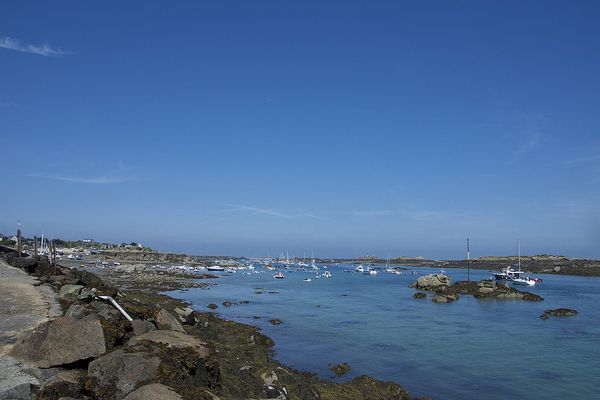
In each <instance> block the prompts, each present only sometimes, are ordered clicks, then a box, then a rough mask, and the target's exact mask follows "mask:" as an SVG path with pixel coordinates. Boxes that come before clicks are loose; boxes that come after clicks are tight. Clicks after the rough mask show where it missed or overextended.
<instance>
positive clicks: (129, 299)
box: [0, 255, 411, 400]
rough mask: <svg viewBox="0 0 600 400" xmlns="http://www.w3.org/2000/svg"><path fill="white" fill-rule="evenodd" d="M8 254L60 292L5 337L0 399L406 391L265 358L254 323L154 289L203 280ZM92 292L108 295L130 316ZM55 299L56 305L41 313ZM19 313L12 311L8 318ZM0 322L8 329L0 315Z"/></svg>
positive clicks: (268, 348) (391, 394)
mask: <svg viewBox="0 0 600 400" xmlns="http://www.w3.org/2000/svg"><path fill="white" fill-rule="evenodd" d="M7 261H8V262H9V263H11V264H13V265H15V266H17V267H19V268H20V269H15V268H13V267H11V266H9V265H7V264H6V263H2V264H1V268H2V271H3V273H4V272H5V271H7V273H8V272H11V273H13V275H15V274H16V276H18V279H20V280H21V281H22V280H23V279H25V281H26V283H25V285H28V287H31V288H40V287H42V288H45V289H43V290H48V289H52V292H53V293H58V295H57V298H56V299H53V300H51V301H50V302H48V303H47V305H46V306H44V307H42V309H41V310H40V312H39V314H40V315H41V317H40V318H38V319H35V320H34V321H32V323H31V324H30V325H28V326H26V327H23V328H22V329H21V330H20V331H19V332H15V335H13V336H10V337H8V336H7V337H5V338H3V340H4V343H3V344H4V347H3V352H4V353H5V354H4V355H2V359H1V360H2V363H3V364H2V365H4V364H6V363H7V362H8V363H9V364H10V365H11V371H13V372H14V373H13V372H11V373H10V374H8V376H2V377H1V381H2V383H1V384H0V399H4V398H36V399H59V398H74V399H127V400H133V399H144V398H151V399H181V398H183V399H210V400H215V399H281V400H283V399H303V400H304V399H348V400H350V399H388V400H389V399H398V400H400V399H402V400H406V399H410V398H411V396H410V395H409V394H408V393H407V392H406V390H404V389H403V388H402V387H401V386H400V385H398V384H397V383H393V382H382V381H379V380H376V379H374V378H371V377H368V376H360V377H357V378H354V379H352V380H350V381H348V382H345V383H336V382H333V381H328V380H323V379H320V378H318V377H316V376H315V375H314V374H311V373H309V372H302V371H295V370H294V369H292V368H290V367H288V366H285V365H283V364H281V363H279V362H278V361H277V360H275V359H274V358H273V351H272V347H273V344H274V343H273V341H272V340H271V339H270V338H269V337H267V336H265V335H263V334H262V333H261V332H260V331H259V330H258V329H257V328H255V327H252V326H249V325H244V324H241V323H237V322H233V321H228V320H225V319H222V318H220V317H219V316H217V315H216V314H214V313H212V312H203V311H200V310H192V309H190V308H189V306H188V305H187V304H185V303H183V302H182V301H180V300H176V299H173V298H171V297H168V296H165V295H161V294H160V293H159V292H160V291H162V290H173V289H183V288H188V287H202V286H203V285H204V284H206V285H209V284H210V283H211V282H212V281H214V280H213V279H210V277H206V279H204V280H202V282H200V283H198V282H197V278H198V277H197V276H194V275H191V276H186V275H185V274H182V273H178V272H174V273H173V274H169V275H168V276H165V275H163V274H156V275H154V276H153V277H152V276H150V277H147V278H146V279H145V280H144V281H143V282H139V281H136V280H134V279H131V277H132V274H128V273H124V274H116V273H114V271H113V272H110V274H108V273H107V274H101V276H99V275H97V274H95V273H91V272H89V271H85V270H79V269H76V268H70V267H61V266H52V265H50V264H49V262H48V260H47V259H46V258H45V257H27V258H23V259H20V260H19V259H18V258H16V257H15V256H14V255H13V256H8V257H7ZM21 269H22V270H21ZM22 271H27V272H28V274H29V275H25V274H23V273H22ZM109 275H110V276H109ZM7 276H8V275H7ZM26 278H29V279H30V281H29V282H27V279H26ZM11 279H12V278H10V279H7V280H6V282H8V283H10V282H11ZM205 281H206V282H205ZM165 282H169V284H168V285H167V286H166V288H167V289H165ZM92 289H95V291H92ZM32 290H33V292H31V293H34V292H35V293H37V289H32ZM24 293H25V292H24ZM35 293H34V294H33V295H32V296H33V297H35V296H37V294H35ZM55 296H56V295H55ZM98 296H111V297H113V298H114V299H115V300H116V301H117V302H118V304H120V305H121V306H122V307H123V309H124V310H125V311H126V312H127V313H128V314H129V316H130V317H131V318H132V319H133V321H132V322H129V321H128V320H127V319H126V317H125V316H124V315H122V314H121V313H120V312H119V311H118V310H116V309H115V308H114V307H113V306H112V305H110V304H109V303H107V302H106V301H103V300H101V299H100V298H99V297H98ZM26 297H28V298H29V297H31V296H29V295H26ZM58 305H60V310H59V312H55V313H54V314H52V315H51V314H48V312H49V310H51V309H54V310H56V308H57V306H58ZM8 312H9V313H11V311H10V310H9V311H8ZM25 313H26V311H24V310H22V309H17V310H15V311H14V312H12V320H15V319H17V320H18V319H19V318H20V317H21V316H22V315H24V314H25ZM58 314H64V315H61V316H58V317H57V315H58ZM0 327H1V330H2V332H6V331H7V329H8V326H7V323H6V320H5V319H3V321H2V322H0ZM16 333H19V335H18V337H17V334H16ZM5 375H6V374H5ZM16 377H18V379H17V378H16Z"/></svg>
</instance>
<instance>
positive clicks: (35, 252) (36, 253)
mask: <svg viewBox="0 0 600 400" xmlns="http://www.w3.org/2000/svg"><path fill="white" fill-rule="evenodd" d="M33 252H34V254H35V255H36V256H37V255H38V251H37V236H34V237H33Z"/></svg>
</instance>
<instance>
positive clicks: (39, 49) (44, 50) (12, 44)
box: [0, 36, 69, 57]
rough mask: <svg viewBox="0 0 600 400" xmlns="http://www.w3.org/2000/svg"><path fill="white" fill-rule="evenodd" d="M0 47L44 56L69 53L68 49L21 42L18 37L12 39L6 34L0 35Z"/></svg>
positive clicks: (57, 55) (58, 55)
mask: <svg viewBox="0 0 600 400" xmlns="http://www.w3.org/2000/svg"><path fill="white" fill-rule="evenodd" d="M0 48H3V49H8V50H14V51H20V52H22V53H32V54H38V55H40V56H46V57H61V56H64V55H66V54H69V52H68V51H65V50H62V49H60V48H52V47H50V46H49V45H47V44H42V45H35V44H26V43H23V42H21V41H20V40H19V39H14V38H11V37H8V36H3V37H0Z"/></svg>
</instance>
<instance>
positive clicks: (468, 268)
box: [467, 238, 471, 282]
mask: <svg viewBox="0 0 600 400" xmlns="http://www.w3.org/2000/svg"><path fill="white" fill-rule="evenodd" d="M470 281H471V248H470V240H469V238H467V282H470Z"/></svg>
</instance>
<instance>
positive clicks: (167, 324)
mask: <svg viewBox="0 0 600 400" xmlns="http://www.w3.org/2000/svg"><path fill="white" fill-rule="evenodd" d="M155 318H156V325H158V327H159V328H161V329H170V330H173V331H178V332H183V333H185V329H183V326H181V323H180V322H179V321H177V319H176V318H175V317H174V316H173V315H172V314H171V313H170V312H168V311H167V310H165V309H164V308H161V309H160V310H159V311H158V312H157V313H156V317H155Z"/></svg>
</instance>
